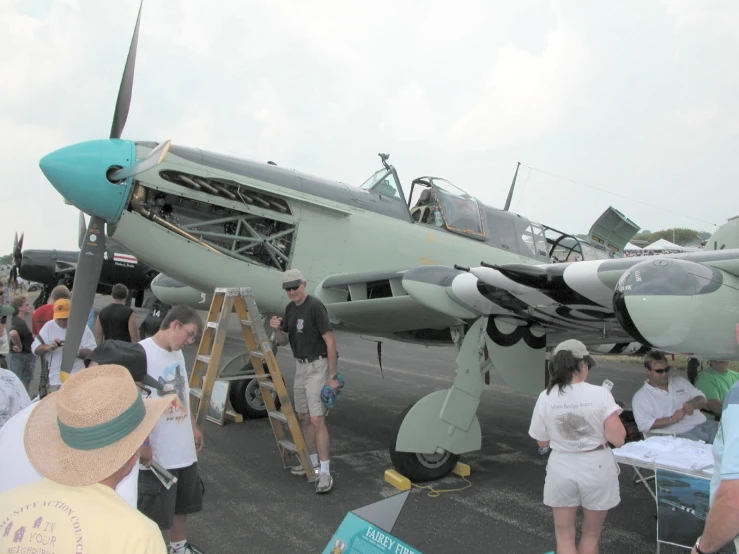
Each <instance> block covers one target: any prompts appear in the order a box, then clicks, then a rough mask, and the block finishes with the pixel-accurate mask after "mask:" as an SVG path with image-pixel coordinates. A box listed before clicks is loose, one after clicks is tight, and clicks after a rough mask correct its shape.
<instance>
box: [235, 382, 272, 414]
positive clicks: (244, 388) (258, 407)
mask: <svg viewBox="0 0 739 554" xmlns="http://www.w3.org/2000/svg"><path fill="white" fill-rule="evenodd" d="M270 392H271V394H272V398H273V399H274V401H275V407H276V408H277V409H278V410H279V409H280V405H281V404H280V399H279V398H277V393H275V392H273V391H270ZM229 398H230V400H231V406H233V409H234V410H236V411H237V412H238V413H240V414H241V415H242V416H244V418H246V419H257V418H260V417H267V407H266V406H265V405H264V399H263V398H262V389H261V387H260V386H259V379H252V378H246V379H241V380H239V381H234V382H232V383H231V392H230V394H229Z"/></svg>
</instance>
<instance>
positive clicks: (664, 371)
mask: <svg viewBox="0 0 739 554" xmlns="http://www.w3.org/2000/svg"><path fill="white" fill-rule="evenodd" d="M670 369H672V368H671V367H670V366H667V367H666V368H664V369H650V370H649V371H654V372H655V373H659V374H660V375H662V374H663V373H667V372H668V371H670Z"/></svg>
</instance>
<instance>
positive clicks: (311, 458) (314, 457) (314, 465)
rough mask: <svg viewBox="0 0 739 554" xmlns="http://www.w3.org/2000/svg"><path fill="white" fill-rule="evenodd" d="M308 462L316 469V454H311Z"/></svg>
mask: <svg viewBox="0 0 739 554" xmlns="http://www.w3.org/2000/svg"><path fill="white" fill-rule="evenodd" d="M310 461H311V463H312V464H313V467H316V466H317V465H318V454H311V455H310Z"/></svg>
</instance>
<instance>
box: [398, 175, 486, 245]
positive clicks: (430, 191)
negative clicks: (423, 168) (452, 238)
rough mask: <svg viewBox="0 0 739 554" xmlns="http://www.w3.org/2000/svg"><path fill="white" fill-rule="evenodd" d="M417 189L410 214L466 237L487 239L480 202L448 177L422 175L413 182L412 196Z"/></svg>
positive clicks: (416, 218) (417, 218)
mask: <svg viewBox="0 0 739 554" xmlns="http://www.w3.org/2000/svg"><path fill="white" fill-rule="evenodd" d="M416 192H418V200H417V201H416V204H415V205H414V206H413V207H412V208H411V216H412V217H413V219H414V220H415V221H418V222H419V223H425V224H427V225H435V226H436V227H446V228H447V230H449V231H452V232H456V233H460V234H463V235H465V236H469V237H473V238H478V239H483V240H484V239H485V228H484V227H483V224H482V213H481V210H480V204H479V202H478V201H477V199H476V198H474V197H473V196H470V195H469V194H467V193H466V192H464V191H463V190H462V189H460V188H459V187H457V186H455V185H453V184H452V183H450V182H449V181H447V180H446V179H440V178H438V177H421V178H418V179H416V180H414V181H413V184H412V185H411V198H414V197H415V196H416V195H415V193H416Z"/></svg>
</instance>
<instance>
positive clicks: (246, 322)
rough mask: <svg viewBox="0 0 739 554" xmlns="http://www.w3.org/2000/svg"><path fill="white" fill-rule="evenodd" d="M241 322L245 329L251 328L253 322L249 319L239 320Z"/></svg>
mask: <svg viewBox="0 0 739 554" xmlns="http://www.w3.org/2000/svg"><path fill="white" fill-rule="evenodd" d="M239 321H241V324H242V325H243V326H244V327H251V321H249V320H248V319H241V320H239Z"/></svg>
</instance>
